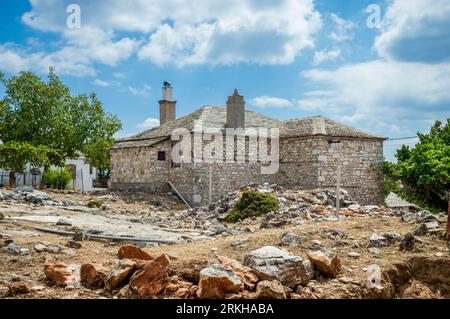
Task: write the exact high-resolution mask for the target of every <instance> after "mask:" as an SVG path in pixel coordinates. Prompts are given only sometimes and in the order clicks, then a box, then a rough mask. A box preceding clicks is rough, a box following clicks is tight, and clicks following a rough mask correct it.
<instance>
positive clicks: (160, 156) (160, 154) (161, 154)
mask: <svg viewBox="0 0 450 319" xmlns="http://www.w3.org/2000/svg"><path fill="white" fill-rule="evenodd" d="M165 160H166V152H158V161H165Z"/></svg>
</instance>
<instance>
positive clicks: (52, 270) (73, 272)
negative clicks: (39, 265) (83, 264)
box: [44, 261, 80, 288]
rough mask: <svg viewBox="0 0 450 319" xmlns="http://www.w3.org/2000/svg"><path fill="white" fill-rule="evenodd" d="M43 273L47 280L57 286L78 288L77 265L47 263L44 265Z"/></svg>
mask: <svg viewBox="0 0 450 319" xmlns="http://www.w3.org/2000/svg"><path fill="white" fill-rule="evenodd" d="M44 273H45V276H47V278H48V279H50V280H51V281H53V282H54V283H55V284H57V285H58V286H63V287H67V288H79V287H80V266H79V265H66V264H65V263H62V262H54V261H47V262H46V263H45V264H44Z"/></svg>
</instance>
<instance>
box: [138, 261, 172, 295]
mask: <svg viewBox="0 0 450 319" xmlns="http://www.w3.org/2000/svg"><path fill="white" fill-rule="evenodd" d="M169 263H170V260H169V257H167V256H166V255H161V256H159V257H158V258H156V259H155V260H151V261H149V262H148V264H147V265H146V266H145V267H144V268H142V269H140V270H138V271H136V272H135V273H134V275H133V276H132V277H131V279H130V289H131V290H132V291H133V292H134V293H135V294H137V295H138V296H140V297H154V296H157V295H158V294H160V293H161V292H162V291H163V290H164V288H165V285H166V284H167V281H166V279H167V278H168V276H169V275H168V273H167V270H168V268H169Z"/></svg>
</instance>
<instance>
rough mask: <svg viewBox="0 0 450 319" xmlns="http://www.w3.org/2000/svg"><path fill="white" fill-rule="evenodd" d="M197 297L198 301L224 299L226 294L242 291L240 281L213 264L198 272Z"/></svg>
mask: <svg viewBox="0 0 450 319" xmlns="http://www.w3.org/2000/svg"><path fill="white" fill-rule="evenodd" d="M198 287H199V289H198V291H197V297H198V298H200V299H212V298H224V297H225V295H226V294H229V293H237V292H239V291H240V290H242V289H243V284H242V281H241V279H240V278H239V277H238V276H237V275H236V274H235V273H234V272H233V271H231V270H229V269H227V268H225V267H224V266H222V265H219V264H214V265H211V266H209V267H207V268H204V269H203V270H202V271H201V272H200V282H199V285H198Z"/></svg>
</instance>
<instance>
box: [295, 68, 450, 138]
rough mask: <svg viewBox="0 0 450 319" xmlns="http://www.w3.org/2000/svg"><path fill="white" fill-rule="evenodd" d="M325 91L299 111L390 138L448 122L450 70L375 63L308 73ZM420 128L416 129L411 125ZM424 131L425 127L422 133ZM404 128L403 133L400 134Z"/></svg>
mask: <svg viewBox="0 0 450 319" xmlns="http://www.w3.org/2000/svg"><path fill="white" fill-rule="evenodd" d="M303 75H304V77H305V78H306V79H308V80H309V81H310V82H311V84H315V85H317V86H318V87H320V88H321V91H313V92H310V94H305V96H304V97H303V98H302V99H300V100H299V101H298V105H299V107H300V108H303V109H304V110H309V111H324V112H328V113H331V114H335V115H336V117H337V118H340V119H341V120H343V121H345V122H348V123H350V124H354V125H359V126H365V127H366V128H370V129H371V130H372V131H377V132H379V133H386V134H389V132H386V130H385V129H384V128H383V127H389V128H390V129H392V130H393V129H394V128H396V132H397V133H398V131H399V130H400V129H401V130H403V132H405V134H411V133H413V134H414V133H415V132H416V131H417V130H418V129H420V128H426V126H428V125H429V122H430V121H431V120H435V119H438V118H443V117H445V116H447V117H448V115H449V114H448V104H449V103H450V64H447V63H443V64H423V63H404V62H403V63H402V62H387V61H372V62H367V63H359V64H352V65H346V66H342V67H340V68H338V69H336V70H332V71H326V70H320V69H313V70H310V71H306V72H304V73H303ZM412 120H413V121H415V122H416V123H415V125H414V126H411V125H410V124H411V121H412ZM421 125H423V126H424V127H421ZM399 128H400V129H399Z"/></svg>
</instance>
